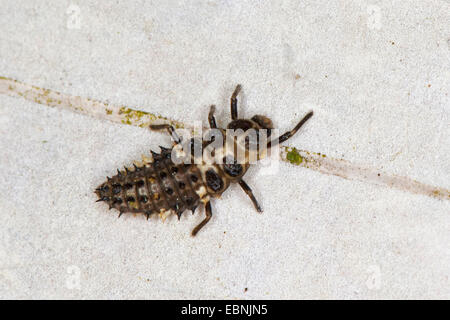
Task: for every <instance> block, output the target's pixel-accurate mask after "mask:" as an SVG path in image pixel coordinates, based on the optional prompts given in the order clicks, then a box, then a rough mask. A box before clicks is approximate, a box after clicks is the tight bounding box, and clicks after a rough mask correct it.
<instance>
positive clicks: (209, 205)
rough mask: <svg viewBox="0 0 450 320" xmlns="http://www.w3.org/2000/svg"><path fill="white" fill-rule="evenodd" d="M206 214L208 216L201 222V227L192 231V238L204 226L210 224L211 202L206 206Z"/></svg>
mask: <svg viewBox="0 0 450 320" xmlns="http://www.w3.org/2000/svg"><path fill="white" fill-rule="evenodd" d="M205 214H206V217H205V219H203V221H202V222H200V223H199V225H198V226H196V227H195V228H194V230H192V236H195V235H196V234H197V232H199V231H200V229H201V228H203V227H204V225H205V224H207V223H208V221H209V219H211V217H212V210H211V202H210V201H208V202H207V203H206V204H205Z"/></svg>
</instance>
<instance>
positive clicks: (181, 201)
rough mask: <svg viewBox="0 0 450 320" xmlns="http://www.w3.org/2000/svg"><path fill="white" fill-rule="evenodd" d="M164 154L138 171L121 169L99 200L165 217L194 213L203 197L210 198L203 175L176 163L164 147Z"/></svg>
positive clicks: (103, 188)
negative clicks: (169, 212)
mask: <svg viewBox="0 0 450 320" xmlns="http://www.w3.org/2000/svg"><path fill="white" fill-rule="evenodd" d="M161 150H162V152H161V154H158V153H155V152H152V158H151V159H148V161H144V163H142V164H141V165H135V166H134V169H127V168H126V169H124V170H122V171H119V170H118V174H117V175H115V176H113V177H112V178H108V180H107V181H106V182H104V183H103V184H101V185H100V186H99V187H98V188H97V189H96V193H97V195H98V197H99V201H105V202H107V203H108V204H109V206H110V208H115V209H117V210H119V211H120V213H121V214H122V213H124V212H135V213H144V214H146V215H147V217H149V216H150V214H153V213H158V214H163V215H164V213H165V212H168V211H172V212H174V213H176V214H177V215H178V217H180V216H181V214H182V213H183V212H184V211H185V210H192V211H194V210H195V208H196V207H197V205H198V204H199V201H200V200H201V199H200V197H201V196H204V195H206V188H205V186H204V183H203V181H202V178H201V173H200V171H199V170H198V168H197V166H196V165H194V164H178V165H176V164H174V163H173V162H172V160H171V149H166V148H163V147H161Z"/></svg>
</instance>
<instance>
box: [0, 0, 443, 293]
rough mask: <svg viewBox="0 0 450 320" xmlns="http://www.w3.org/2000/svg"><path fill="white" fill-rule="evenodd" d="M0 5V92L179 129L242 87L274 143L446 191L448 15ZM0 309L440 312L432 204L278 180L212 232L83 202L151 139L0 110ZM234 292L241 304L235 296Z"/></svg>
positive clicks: (307, 7) (436, 6) (371, 4)
mask: <svg viewBox="0 0 450 320" xmlns="http://www.w3.org/2000/svg"><path fill="white" fill-rule="evenodd" d="M394 3H395V4H394V5H393V4H392V2H391V1H379V0H372V1H328V0H321V1H294V0H292V1H276V2H275V1H248V2H244V1H231V0H229V1H225V0H224V1H213V0H210V1H153V2H152V3H150V2H148V1H134V2H133V1H101V2H98V1H78V0H74V1H25V0H22V1H7V0H1V1H0V8H1V10H0V25H1V30H0V76H4V77H10V78H14V79H17V80H20V81H23V82H26V83H29V84H34V85H36V86H39V87H44V88H49V89H52V90H57V91H61V92H64V93H68V94H72V95H79V96H84V97H90V98H94V99H98V100H102V101H109V102H111V103H114V104H118V105H120V104H123V105H127V106H131V107H133V106H139V107H140V108H143V109H144V110H147V111H150V112H154V113H159V114H162V115H165V116H170V117H172V118H174V119H177V120H182V121H185V122H189V121H194V120H199V119H202V120H203V121H205V122H204V123H205V124H206V116H207V112H208V106H209V105H210V104H213V103H215V104H217V105H218V110H219V111H218V113H217V117H218V122H219V124H221V125H225V124H226V123H227V121H229V119H230V118H229V117H230V114H229V106H228V101H229V96H230V94H231V93H232V90H233V88H234V86H235V85H236V84H237V83H242V85H243V93H242V95H241V98H240V101H239V103H240V109H239V110H240V112H241V114H242V115H245V116H252V115H253V114H255V113H263V114H264V113H265V114H267V115H270V116H271V117H272V119H273V121H274V123H275V125H276V126H277V127H279V128H280V129H281V130H282V129H287V128H291V127H292V126H293V125H294V124H295V123H296V121H297V119H299V118H300V117H301V116H302V115H303V114H304V113H305V112H306V111H308V110H310V109H313V110H314V111H315V116H314V117H313V118H312V119H311V120H310V122H308V124H307V125H306V126H305V127H304V128H303V129H302V130H301V132H300V133H299V134H298V135H296V136H295V137H294V138H292V139H291V140H289V141H288V142H287V144H288V145H292V146H296V147H300V148H304V149H307V150H311V151H316V152H321V153H325V154H327V155H329V156H332V157H338V158H344V159H346V160H349V161H352V162H355V163H362V164H367V165H371V166H373V167H375V168H380V169H383V170H384V171H386V172H389V173H392V174H399V175H404V176H409V177H411V178H413V179H417V180H419V181H421V182H424V183H428V184H432V185H436V186H440V187H444V188H450V184H449V181H450V156H449V155H450V138H449V137H450V126H449V124H450V123H449V109H450V97H449V88H450V2H449V1H444V0H430V1H419V0H415V1H395V2H394ZM0 138H1V139H0V150H1V154H0V172H1V174H0V177H1V182H0V240H1V241H0V298H3V299H5V298H19V299H23V298H45V299H54V298H64V299H72V298H107V299H110V298H113V299H115V298H130V299H135V298H151V299H160V298H168V299H170V298H174V299H180V298H194V299H195V298H207V299H211V298H227V299H228V298H229V299H234V298H244V299H255V298H268V299H272V298H275V299H280V298H289V299H291V298H293V299H297V298H313V299H316V298H346V299H349V298H350V299H353V298H364V299H365V298H438V299H442V298H447V299H449V298H450V279H449V277H450V206H449V203H450V202H449V201H448V200H436V199H432V198H428V197H426V196H419V195H412V194H409V193H405V192H402V191H398V190H393V189H390V188H385V187H377V186H373V185H370V184H367V183H363V182H355V181H348V180H344V179H341V178H338V177H335V176H326V175H322V174H320V173H317V172H314V171H311V170H308V169H305V168H298V167H295V166H291V165H289V164H286V163H281V164H280V169H279V172H278V173H277V174H276V175H261V174H259V173H260V172H259V170H258V168H257V167H255V168H253V169H251V170H250V171H249V172H248V174H247V179H246V180H247V182H248V183H249V185H250V186H252V188H253V189H254V190H255V195H256V196H257V198H258V199H259V200H260V202H261V204H262V206H263V208H264V213H263V214H262V215H259V214H256V213H255V210H254V208H253V206H252V204H251V202H250V201H249V200H248V198H247V197H246V196H245V194H244V193H243V192H242V191H241V190H240V189H239V187H237V186H233V187H231V188H230V189H229V190H228V191H227V192H226V193H225V194H224V196H223V199H222V200H221V201H215V202H214V203H213V211H214V216H213V219H212V220H211V221H210V223H209V224H208V225H207V226H206V227H205V228H204V229H203V230H202V232H201V233H199V234H198V236H197V237H196V238H192V237H191V236H190V231H191V230H192V228H193V227H194V226H195V225H196V224H197V223H198V222H199V221H201V220H202V218H203V216H202V215H200V214H196V215H195V216H191V215H190V214H185V215H184V216H183V217H182V219H181V222H180V223H178V222H177V221H176V219H169V221H166V222H165V223H162V222H161V221H158V220H156V219H155V218H153V219H151V221H149V222H147V221H146V220H145V219H144V218H143V217H141V216H139V217H133V216H126V217H124V218H121V219H117V215H116V213H113V212H110V211H108V210H107V206H106V205H104V204H99V203H95V202H94V201H95V200H96V197H95V195H94V193H93V190H94V188H95V187H96V186H97V185H98V184H99V183H101V182H102V181H103V179H104V178H105V177H106V175H112V174H114V172H115V169H116V168H117V167H122V166H123V165H124V164H131V162H132V160H134V159H136V158H140V154H141V153H148V152H149V150H150V148H153V149H155V150H157V146H158V145H160V144H165V145H167V144H169V138H168V137H167V136H166V135H162V134H158V133H153V132H150V131H146V130H143V129H141V128H135V127H130V126H122V125H117V124H113V123H110V122H103V121H100V120H97V119H92V118H89V117H86V116H82V115H77V114H74V113H71V112H68V111H61V110H57V109H51V108H48V107H45V106H42V105H38V104H35V103H31V102H28V101H25V100H23V99H17V98H12V97H9V96H6V95H1V96H0ZM245 288H248V290H247V291H246V292H244V289H245Z"/></svg>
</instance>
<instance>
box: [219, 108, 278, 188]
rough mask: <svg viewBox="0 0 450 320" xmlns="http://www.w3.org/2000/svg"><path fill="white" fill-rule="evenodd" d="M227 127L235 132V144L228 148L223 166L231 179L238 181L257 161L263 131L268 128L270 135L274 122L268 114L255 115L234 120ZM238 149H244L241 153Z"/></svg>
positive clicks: (268, 134)
mask: <svg viewBox="0 0 450 320" xmlns="http://www.w3.org/2000/svg"><path fill="white" fill-rule="evenodd" d="M227 129H229V130H233V132H234V133H233V134H234V135H233V137H234V139H233V141H234V146H233V148H232V149H233V150H232V151H229V149H227V153H226V155H225V156H224V157H223V159H222V161H223V164H222V165H221V168H222V171H223V172H224V173H225V175H226V177H227V178H228V179H229V180H231V181H237V180H240V179H241V178H242V176H244V174H245V173H246V171H247V169H248V168H249V165H250V163H251V162H252V160H253V161H256V160H257V159H258V158H259V154H258V150H259V149H258V147H259V145H258V144H259V135H260V133H261V131H262V130H267V132H266V135H267V137H269V136H270V134H271V130H272V129H273V124H272V120H270V119H269V118H267V117H266V116H262V115H255V116H253V117H252V118H251V119H236V120H233V121H231V122H230V123H229V124H228V126H227ZM227 134H228V133H227ZM227 139H228V137H227ZM230 149H231V148H230ZM238 149H240V151H242V152H241V154H239V151H238Z"/></svg>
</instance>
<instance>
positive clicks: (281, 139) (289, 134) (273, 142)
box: [267, 111, 313, 148]
mask: <svg viewBox="0 0 450 320" xmlns="http://www.w3.org/2000/svg"><path fill="white" fill-rule="evenodd" d="M312 116H313V112H312V111H310V112H308V113H307V114H306V116H304V117H303V119H302V120H300V122H299V123H297V125H296V126H295V128H294V129H292V130H291V131H288V132H285V133H283V134H282V135H281V136H279V137H278V138H277V139H274V140H271V141H269V142H268V143H267V148H270V147H272V146H274V145H277V144H278V143H282V142H284V141H286V140H287V139H289V138H290V137H292V136H293V135H294V134H296V133H297V131H298V129H300V128H301V126H303V125H304V124H305V122H306V121H308V119H309V118H311V117H312Z"/></svg>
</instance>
